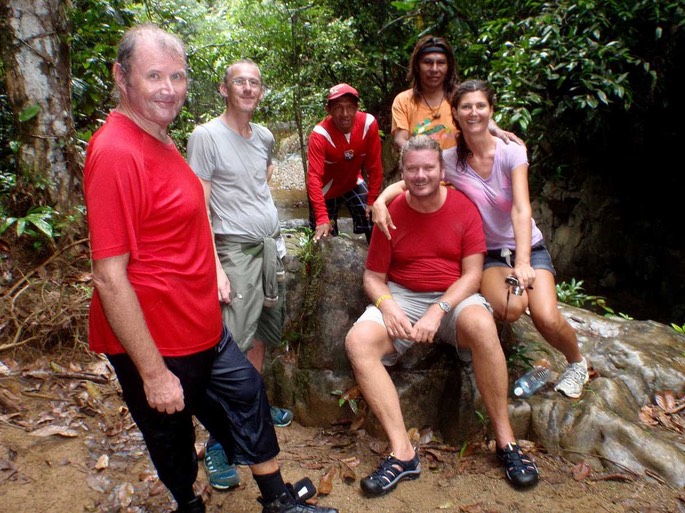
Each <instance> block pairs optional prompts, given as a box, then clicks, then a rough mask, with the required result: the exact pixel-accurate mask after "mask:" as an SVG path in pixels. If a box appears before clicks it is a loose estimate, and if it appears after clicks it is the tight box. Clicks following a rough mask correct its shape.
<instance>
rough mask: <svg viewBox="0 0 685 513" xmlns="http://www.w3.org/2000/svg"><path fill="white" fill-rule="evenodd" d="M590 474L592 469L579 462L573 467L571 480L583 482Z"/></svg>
mask: <svg viewBox="0 0 685 513" xmlns="http://www.w3.org/2000/svg"><path fill="white" fill-rule="evenodd" d="M591 473H592V468H591V467H590V465H588V464H587V463H585V462H584V461H581V462H580V463H578V464H576V465H575V466H574V467H573V479H575V480H576V481H583V480H584V479H586V478H587V477H589V476H590V474H591Z"/></svg>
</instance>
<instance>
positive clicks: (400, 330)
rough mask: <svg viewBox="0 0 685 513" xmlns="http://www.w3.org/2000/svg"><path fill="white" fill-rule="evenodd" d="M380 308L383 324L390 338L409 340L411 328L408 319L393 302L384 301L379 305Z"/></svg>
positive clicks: (391, 300)
mask: <svg viewBox="0 0 685 513" xmlns="http://www.w3.org/2000/svg"><path fill="white" fill-rule="evenodd" d="M381 306H382V307H383V308H382V309H381V313H382V314H383V323H385V330H386V331H387V332H388V335H390V338H406V339H410V338H411V333H412V330H413V327H412V325H411V322H410V321H409V318H408V317H407V316H406V314H405V313H404V311H403V310H402V308H400V306H399V305H398V304H397V303H395V300H394V299H386V300H385V301H383V303H381Z"/></svg>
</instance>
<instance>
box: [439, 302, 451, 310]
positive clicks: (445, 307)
mask: <svg viewBox="0 0 685 513" xmlns="http://www.w3.org/2000/svg"><path fill="white" fill-rule="evenodd" d="M438 306H439V307H440V309H441V310H443V311H445V312H449V311H450V310H452V307H450V304H449V303H448V302H447V301H440V302H439V303H438Z"/></svg>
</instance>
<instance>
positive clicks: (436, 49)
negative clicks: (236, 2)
mask: <svg viewBox="0 0 685 513" xmlns="http://www.w3.org/2000/svg"><path fill="white" fill-rule="evenodd" d="M424 53H444V54H445V55H447V50H446V49H445V48H444V47H442V46H426V47H425V48H421V50H419V53H418V55H423V54H424Z"/></svg>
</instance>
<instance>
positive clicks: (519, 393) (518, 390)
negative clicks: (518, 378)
mask: <svg viewBox="0 0 685 513" xmlns="http://www.w3.org/2000/svg"><path fill="white" fill-rule="evenodd" d="M514 395H515V396H516V397H521V396H522V395H523V389H522V388H521V387H516V388H515V389H514Z"/></svg>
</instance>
